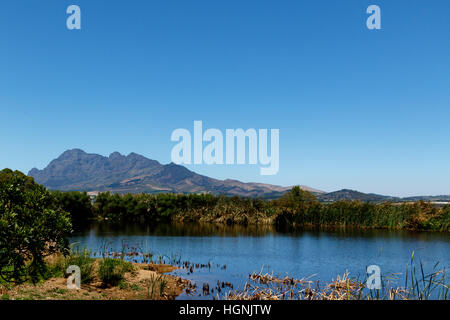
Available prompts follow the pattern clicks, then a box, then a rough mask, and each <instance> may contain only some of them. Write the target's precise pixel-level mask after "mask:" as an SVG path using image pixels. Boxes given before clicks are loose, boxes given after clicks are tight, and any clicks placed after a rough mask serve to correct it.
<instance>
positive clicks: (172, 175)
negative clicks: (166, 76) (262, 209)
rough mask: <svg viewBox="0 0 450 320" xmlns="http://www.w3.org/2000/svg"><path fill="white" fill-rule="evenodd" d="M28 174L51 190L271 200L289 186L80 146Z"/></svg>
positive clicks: (310, 189)
mask: <svg viewBox="0 0 450 320" xmlns="http://www.w3.org/2000/svg"><path fill="white" fill-rule="evenodd" d="M28 175H29V176H32V177H33V178H34V179H35V180H36V182H38V183H41V184H43V185H44V186H46V187H47V188H49V189H51V190H61V191H100V192H101V191H111V192H116V193H143V192H146V193H159V192H176V193H212V194H225V195H238V196H242V197H262V198H267V199H271V198H277V197H279V196H281V195H282V194H284V193H285V192H286V191H288V190H290V189H291V187H280V186H275V185H270V184H263V183H243V182H240V181H237V180H218V179H213V178H209V177H206V176H203V175H199V174H197V173H195V172H193V171H190V170H188V169H187V168H185V167H183V166H180V165H176V164H174V163H170V164H167V165H162V164H160V163H159V162H158V161H155V160H151V159H148V158H146V157H144V156H142V155H139V154H136V153H131V154H129V155H128V156H124V155H121V154H120V153H118V152H114V153H112V154H111V155H110V156H109V157H104V156H101V155H98V154H88V153H86V152H84V151H83V150H80V149H73V150H68V151H65V152H64V153H63V154H61V155H60V156H59V157H58V158H57V159H55V160H53V161H51V162H50V164H49V165H48V166H47V167H46V168H45V169H43V170H38V169H36V168H34V169H32V170H31V171H30V172H29V173H28ZM301 188H302V189H304V190H307V191H311V192H314V193H316V194H320V193H323V192H322V191H320V190H315V189H312V188H309V187H307V186H301Z"/></svg>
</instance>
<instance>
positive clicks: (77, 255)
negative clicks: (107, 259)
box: [49, 248, 95, 284]
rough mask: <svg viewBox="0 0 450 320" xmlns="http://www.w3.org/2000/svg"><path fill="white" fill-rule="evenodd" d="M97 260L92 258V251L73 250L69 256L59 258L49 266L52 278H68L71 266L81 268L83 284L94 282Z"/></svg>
mask: <svg viewBox="0 0 450 320" xmlns="http://www.w3.org/2000/svg"><path fill="white" fill-rule="evenodd" d="M94 262H95V259H94V258H92V257H91V251H89V250H87V249H80V248H76V249H72V250H71V251H70V254H69V255H67V256H59V257H58V258H57V260H56V261H55V262H54V263H50V264H49V269H51V276H53V277H61V276H66V270H67V268H68V267H69V266H78V267H80V273H81V283H83V284H86V283H90V282H92V280H93V279H94V276H95V267H94Z"/></svg>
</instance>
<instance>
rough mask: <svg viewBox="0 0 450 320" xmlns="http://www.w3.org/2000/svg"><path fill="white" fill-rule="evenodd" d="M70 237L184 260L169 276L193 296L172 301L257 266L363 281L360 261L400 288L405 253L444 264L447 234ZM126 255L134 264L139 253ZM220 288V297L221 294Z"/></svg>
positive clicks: (146, 229) (225, 230)
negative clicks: (189, 285) (189, 284)
mask: <svg viewBox="0 0 450 320" xmlns="http://www.w3.org/2000/svg"><path fill="white" fill-rule="evenodd" d="M70 241H71V243H76V244H77V245H79V246H81V247H87V248H88V249H90V250H92V251H93V252H94V253H99V252H104V251H113V252H121V251H122V250H123V248H126V250H134V251H137V252H141V253H147V252H151V253H152V254H153V261H158V260H161V261H162V262H165V263H175V264H176V263H178V264H180V263H182V262H184V261H189V262H191V263H192V264H190V265H191V266H193V268H192V269H190V268H182V269H178V270H176V271H174V272H173V273H172V274H175V275H179V276H181V277H183V278H186V279H189V280H191V281H195V282H196V283H197V286H198V290H197V292H196V294H195V295H186V294H182V295H181V296H179V297H178V298H179V299H212V297H213V296H216V295H217V290H216V291H215V292H214V293H213V294H212V295H208V296H199V294H201V289H202V285H203V283H209V285H210V288H215V287H216V285H217V281H220V282H229V283H231V284H233V288H234V289H239V288H243V286H244V285H245V283H246V282H247V281H248V276H249V274H250V273H252V272H259V271H261V270H263V272H264V273H266V272H267V273H272V272H273V273H274V275H279V276H285V275H289V276H290V277H294V278H305V277H309V276H313V275H314V276H313V277H312V278H311V280H316V281H320V282H321V283H323V282H329V281H331V280H333V279H336V276H338V275H343V274H344V273H345V272H346V271H348V272H350V275H351V276H354V277H358V278H359V279H365V277H366V274H365V272H366V268H367V266H369V265H378V266H379V267H380V268H381V273H382V274H383V275H385V276H387V275H390V274H392V273H402V274H401V275H398V276H397V277H398V278H399V280H398V285H399V286H403V285H404V274H405V271H406V265H407V264H408V263H409V262H410V260H411V254H412V252H414V253H415V258H414V260H415V262H416V263H417V264H418V263H419V261H421V262H422V265H423V267H424V269H425V271H426V272H431V271H433V270H434V271H436V270H437V269H439V270H441V269H444V268H449V267H450V234H449V233H430V232H407V231H387V230H349V229H346V230H343V229H338V230H326V231H324V230H313V229H303V230H297V231H295V232H282V231H279V230H276V229H275V228H274V227H272V226H258V227H255V226H249V227H244V226H217V225H211V224H158V225H149V226H142V225H137V224H134V225H126V226H112V225H108V224H98V223H95V224H92V225H90V226H87V227H85V228H83V229H82V231H79V232H77V233H75V234H74V236H73V237H71V238H70ZM130 259H131V260H135V261H136V262H142V256H136V257H133V258H130ZM437 262H439V265H438V266H437V267H436V268H437V269H434V266H435V264H436V263H437ZM196 264H198V265H197V266H196ZM202 264H203V266H201V265H202ZM208 264H209V266H208V267H206V265H208ZM189 269H190V270H189ZM191 271H192V272H191ZM221 290H222V292H221V294H223V293H224V292H225V291H226V289H225V290H224V289H221Z"/></svg>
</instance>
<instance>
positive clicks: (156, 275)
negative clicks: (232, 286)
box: [0, 263, 191, 300]
mask: <svg viewBox="0 0 450 320" xmlns="http://www.w3.org/2000/svg"><path fill="white" fill-rule="evenodd" d="M133 266H134V267H135V270H133V271H132V272H127V273H126V274H125V276H124V279H123V281H122V282H121V283H120V284H119V285H117V286H106V287H105V286H104V285H103V284H102V282H101V281H100V280H99V279H98V278H97V277H95V278H94V280H93V281H92V282H91V283H89V284H81V288H80V289H68V288H67V279H66V278H63V277H60V278H50V279H48V280H46V281H43V282H40V283H38V284H35V285H33V284H31V283H25V284H20V285H16V286H12V287H10V288H7V287H1V286H0V298H1V299H2V300H173V299H175V298H176V297H177V296H178V295H180V294H181V293H183V292H185V290H186V288H190V287H191V283H190V281H189V280H186V279H182V278H181V277H177V276H173V275H168V274H167V273H168V272H171V271H173V270H175V269H177V267H174V266H171V265H165V264H140V263H133ZM161 280H163V281H164V283H165V285H164V286H163V291H162V292H160V289H161V287H160V285H159V284H160V283H161ZM158 281H159V282H158Z"/></svg>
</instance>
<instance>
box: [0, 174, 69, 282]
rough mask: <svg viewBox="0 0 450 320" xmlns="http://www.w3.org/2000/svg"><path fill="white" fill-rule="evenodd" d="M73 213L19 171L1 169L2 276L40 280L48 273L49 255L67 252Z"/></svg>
mask: <svg viewBox="0 0 450 320" xmlns="http://www.w3.org/2000/svg"><path fill="white" fill-rule="evenodd" d="M71 228H72V226H71V222H70V217H69V214H68V213H67V212H65V211H63V210H61V209H58V208H56V207H55V206H54V203H53V197H52V196H51V194H50V193H49V192H48V191H47V189H45V188H44V187H43V186H41V185H39V184H36V183H35V182H34V180H33V178H31V177H28V176H26V175H24V174H23V173H21V172H19V171H14V172H13V171H11V170H9V169H4V170H2V171H0V277H1V278H2V279H3V280H5V281H7V282H15V283H20V282H24V281H27V280H31V281H32V282H37V281H38V280H39V279H41V278H42V277H43V276H44V275H45V274H46V273H47V267H46V264H45V262H44V258H45V257H46V256H49V255H52V254H55V253H58V252H62V253H67V251H68V241H67V236H68V235H69V234H70V232H71Z"/></svg>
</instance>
